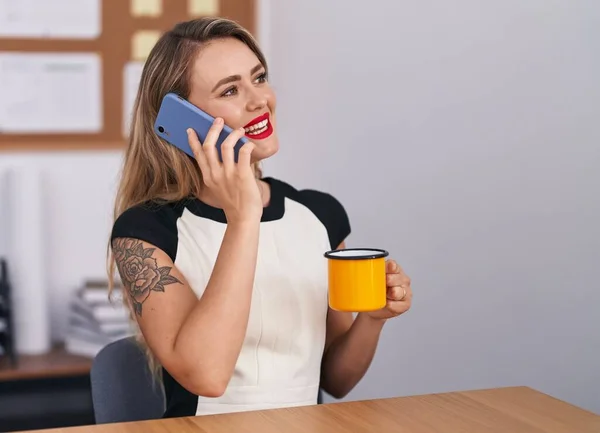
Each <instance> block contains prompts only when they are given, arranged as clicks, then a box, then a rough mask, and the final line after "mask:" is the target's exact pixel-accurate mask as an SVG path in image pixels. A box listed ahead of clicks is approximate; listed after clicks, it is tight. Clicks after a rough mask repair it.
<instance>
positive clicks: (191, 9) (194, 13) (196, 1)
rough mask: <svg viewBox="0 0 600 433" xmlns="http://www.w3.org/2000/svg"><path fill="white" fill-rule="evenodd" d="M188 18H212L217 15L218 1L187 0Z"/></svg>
mask: <svg viewBox="0 0 600 433" xmlns="http://www.w3.org/2000/svg"><path fill="white" fill-rule="evenodd" d="M187 4H188V15H189V16H190V17H203V16H214V15H218V14H219V0H188V2H187Z"/></svg>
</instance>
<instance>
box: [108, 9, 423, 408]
mask: <svg viewBox="0 0 600 433" xmlns="http://www.w3.org/2000/svg"><path fill="white" fill-rule="evenodd" d="M168 92H175V93H177V94H179V95H180V96H182V97H184V98H186V99H188V100H189V101H190V102H191V103H193V104H194V105H196V106H198V107H200V108H202V109H203V110H205V111H206V112H208V113H211V114H212V115H213V116H214V117H215V118H216V120H215V122H214V125H213V126H212V129H211V132H210V133H209V135H208V136H207V137H206V140H205V142H204V143H202V145H201V144H200V143H199V141H198V137H197V136H196V135H195V134H194V133H193V132H189V143H190V146H191V147H192V149H193V151H194V154H195V158H190V157H189V156H187V155H186V154H185V153H183V152H182V151H180V150H179V149H177V148H175V147H173V146H171V145H169V144H167V143H166V142H164V141H162V140H161V139H160V138H158V136H157V135H156V134H155V133H154V132H153V123H154V120H155V116H156V114H157V111H158V108H159V106H160V103H161V100H162V97H163V96H164V95H165V94H166V93H168ZM275 107H276V102H275V95H274V93H273V90H272V89H271V87H270V86H269V83H268V80H267V62H266V61H265V58H264V56H263V54H262V53H261V51H260V49H259V48H258V46H257V45H256V42H255V41H254V40H253V38H252V36H251V35H250V34H249V33H248V32H247V31H246V30H244V29H243V28H241V27H239V26H238V25H237V24H236V23H234V22H231V21H228V20H224V19H217V18H203V19H198V20H194V21H190V22H185V23H180V24H178V25H176V26H175V27H174V28H173V29H172V30H171V31H169V32H167V33H166V34H165V35H164V36H163V37H162V38H161V39H160V40H159V41H158V43H157V44H156V46H155V47H154V49H153V50H152V52H151V53H150V55H149V57H148V60H147V62H146V64H145V67H144V70H143V73H142V77H141V83H140V87H139V92H138V96H137V100H136V103H135V109H134V115H133V119H132V129H131V135H130V141H129V147H128V149H127V153H126V157H125V164H124V168H123V174H122V180H121V184H120V187H119V191H118V195H117V202H116V209H115V217H116V220H115V222H114V226H113V231H112V235H111V246H112V255H111V257H109V263H110V266H111V274H112V268H113V267H114V264H115V263H116V266H117V268H118V270H119V273H120V275H121V278H122V280H123V283H124V287H125V288H126V292H128V294H129V296H127V297H126V299H127V300H128V305H129V306H130V308H131V310H132V315H133V316H134V317H135V319H136V321H137V325H138V326H139V329H140V331H141V335H142V336H143V342H144V344H145V345H146V347H147V349H148V354H149V356H150V359H151V360H154V361H155V362H156V363H157V364H158V365H160V366H161V367H162V373H163V380H164V386H165V393H166V399H167V409H166V413H165V417H173V416H188V415H201V414H214V413H223V412H236V411H245V410H258V409H267V408H277V407H284V406H299V405H309V404H315V403H316V402H317V395H318V391H319V388H320V387H321V388H322V389H324V390H325V391H326V392H327V393H329V394H331V395H332V396H334V397H338V398H339V397H343V396H344V395H346V394H347V393H348V392H349V391H350V390H351V389H352V388H353V387H354V386H355V385H356V384H357V383H358V381H359V380H360V379H361V378H362V377H363V375H364V374H365V372H366V371H367V368H368V367H369V364H370V362H371V360H372V357H373V355H374V353H375V349H376V346H377V342H378V338H379V335H380V332H381V329H382V327H383V325H384V323H385V322H386V320H387V319H389V318H391V317H395V316H398V315H400V314H402V313H404V312H405V311H407V310H408V309H409V307H410V303H411V298H412V292H411V288H410V280H409V278H408V277H407V276H406V275H405V274H404V273H403V271H402V270H401V269H400V267H399V266H398V265H397V264H396V263H395V262H394V261H393V260H388V262H387V268H386V272H387V284H388V299H389V300H388V304H387V306H386V307H385V308H383V309H382V310H380V311H376V312H371V313H360V314H358V315H357V317H356V319H354V318H353V315H352V314H351V313H342V312H338V311H333V310H330V309H329V308H328V305H327V269H326V263H325V259H324V257H323V253H324V252H325V251H327V250H329V249H332V248H344V247H345V244H344V239H345V238H346V236H348V234H349V233H350V225H349V222H348V218H347V215H346V212H345V211H344V208H343V207H342V205H341V204H340V203H339V202H338V201H337V200H336V199H335V198H334V197H332V196H331V195H329V194H326V193H323V192H319V191H314V190H297V189H295V188H294V187H292V186H291V185H288V184H287V183H285V182H283V181H280V180H277V179H273V178H263V177H262V175H261V171H260V170H259V168H258V163H259V162H260V161H262V160H264V159H266V158H268V157H270V156H271V155H273V154H275V152H277V150H278V147H279V143H278V139H277V122H276V111H275ZM223 123H225V124H227V125H229V126H231V127H232V128H237V129H234V131H233V132H232V133H231V134H230V135H229V137H228V139H227V141H226V142H225V143H224V144H223V147H222V152H223V161H222V162H221V161H220V160H219V159H218V157H217V152H216V150H215V137H217V136H218V135H219V132H220V131H221V128H222V127H223ZM243 135H245V136H246V137H247V138H248V139H249V140H251V141H249V142H248V143H247V144H245V145H244V146H243V147H242V148H241V151H240V156H239V161H238V162H237V163H235V162H233V151H232V145H233V144H234V143H235V142H236V141H237V140H238V139H239V138H241V137H242V136H243Z"/></svg>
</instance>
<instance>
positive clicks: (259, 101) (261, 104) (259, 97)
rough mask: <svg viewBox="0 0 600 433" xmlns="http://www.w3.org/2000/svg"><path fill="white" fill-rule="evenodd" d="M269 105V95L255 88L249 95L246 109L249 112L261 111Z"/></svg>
mask: <svg viewBox="0 0 600 433" xmlns="http://www.w3.org/2000/svg"><path fill="white" fill-rule="evenodd" d="M266 105H267V94H266V92H264V91H262V90H261V89H257V88H253V89H252V90H250V92H249V94H248V102H247V103H246V108H247V109H248V111H259V110H262V109H264V108H265V106H266Z"/></svg>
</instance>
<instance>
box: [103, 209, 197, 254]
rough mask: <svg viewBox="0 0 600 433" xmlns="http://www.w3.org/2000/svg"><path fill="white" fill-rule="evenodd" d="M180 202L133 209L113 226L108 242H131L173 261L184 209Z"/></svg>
mask: <svg viewBox="0 0 600 433" xmlns="http://www.w3.org/2000/svg"><path fill="white" fill-rule="evenodd" d="M184 207H185V206H184V203H183V202H175V203H159V202H154V201H152V202H146V203H143V204H139V205H136V206H133V207H131V208H129V209H127V210H125V211H124V212H123V213H122V214H121V215H119V216H118V217H117V218H116V220H115V222H114V223H113V227H112V231H111V237H110V238H111V242H112V241H113V240H114V239H117V238H133V239H138V240H141V241H144V242H148V243H150V244H152V245H154V246H156V247H157V248H160V249H162V250H163V251H164V252H165V253H167V254H168V255H169V257H170V258H171V259H172V260H173V261H175V257H176V254H177V242H178V236H177V220H178V219H179V217H180V216H181V214H182V212H183V209H184Z"/></svg>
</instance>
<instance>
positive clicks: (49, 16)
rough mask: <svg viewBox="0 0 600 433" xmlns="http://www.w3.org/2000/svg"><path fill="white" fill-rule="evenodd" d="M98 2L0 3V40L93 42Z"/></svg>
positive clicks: (98, 29)
mask: <svg viewBox="0 0 600 433" xmlns="http://www.w3.org/2000/svg"><path fill="white" fill-rule="evenodd" d="M101 18H102V4H101V0H51V1H50V0H0V38H23V39H29V38H51V39H52V38H54V39H95V38H97V37H98V36H99V35H100V33H101V25H102V24H101V22H102V19H101Z"/></svg>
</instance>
